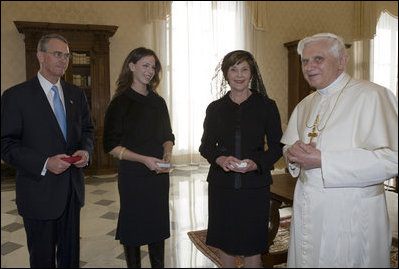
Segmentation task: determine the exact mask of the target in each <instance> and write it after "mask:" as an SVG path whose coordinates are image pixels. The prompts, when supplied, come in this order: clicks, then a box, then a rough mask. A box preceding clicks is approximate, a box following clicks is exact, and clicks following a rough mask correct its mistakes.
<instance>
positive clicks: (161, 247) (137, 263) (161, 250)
mask: <svg viewBox="0 0 399 269" xmlns="http://www.w3.org/2000/svg"><path fill="white" fill-rule="evenodd" d="M123 249H124V251H125V258H126V263H127V267H128V268H141V256H140V246H138V247H129V246H126V245H123ZM148 252H149V255H150V263H151V267H152V268H164V267H165V266H164V259H165V241H164V240H162V241H159V242H155V243H150V244H148Z"/></svg>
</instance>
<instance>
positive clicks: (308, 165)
mask: <svg viewBox="0 0 399 269" xmlns="http://www.w3.org/2000/svg"><path fill="white" fill-rule="evenodd" d="M287 158H288V160H289V161H290V162H292V163H297V164H299V165H300V166H301V167H302V168H303V169H313V168H320V167H321V152H320V150H318V149H317V148H316V143H311V144H305V143H303V142H302V141H299V140H298V141H296V142H295V143H294V144H293V145H292V146H291V147H289V148H288V149H287Z"/></svg>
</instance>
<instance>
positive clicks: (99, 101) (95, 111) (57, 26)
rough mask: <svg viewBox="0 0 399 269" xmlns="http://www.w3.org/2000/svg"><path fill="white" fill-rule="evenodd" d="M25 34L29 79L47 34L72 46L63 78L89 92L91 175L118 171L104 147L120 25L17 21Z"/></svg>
mask: <svg viewBox="0 0 399 269" xmlns="http://www.w3.org/2000/svg"><path fill="white" fill-rule="evenodd" d="M14 23H15V26H16V27H17V29H18V31H19V32H20V33H22V34H24V35H25V53H26V54H25V55H26V78H27V79H29V78H32V77H33V76H35V75H36V74H37V71H38V70H39V63H38V60H37V58H36V50H37V43H38V41H39V39H40V38H41V37H42V36H43V35H44V34H50V33H58V34H61V35H62V36H64V37H65V38H66V39H67V40H68V43H69V49H70V52H71V54H73V57H72V59H71V60H70V62H69V66H68V69H67V71H66V72H65V75H64V79H65V80H66V81H68V82H71V83H74V84H76V85H78V86H80V87H81V88H82V89H83V90H84V91H85V93H86V96H87V98H88V101H89V105H90V109H91V113H92V116H93V121H94V127H95V128H94V130H95V131H94V151H93V155H92V160H91V161H92V162H91V165H90V166H89V168H88V169H87V170H86V174H88V175H99V174H110V173H115V172H116V163H115V161H114V159H113V158H112V157H111V156H110V155H109V154H106V153H104V150H103V146H102V139H103V129H104V116H105V112H106V109H107V107H108V104H109V100H110V87H109V85H110V75H109V73H110V72H109V38H110V37H111V36H113V35H114V33H115V31H116V30H117V28H118V27H117V26H111V25H92V24H65V23H48V22H27V21H14Z"/></svg>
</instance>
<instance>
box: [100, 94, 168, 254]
mask: <svg viewBox="0 0 399 269" xmlns="http://www.w3.org/2000/svg"><path fill="white" fill-rule="evenodd" d="M166 141H172V142H173V143H174V135H173V133H172V129H171V124H170V119H169V114H168V109H167V106H166V103H165V101H164V99H163V98H162V97H160V96H159V95H157V94H156V93H154V92H153V91H150V92H149V94H148V95H147V96H144V95H141V94H139V93H137V92H136V91H134V90H132V89H131V88H129V89H127V90H126V91H125V92H124V93H123V94H121V95H119V96H117V97H115V98H114V99H113V100H112V101H111V103H110V105H109V107H108V109H107V112H106V115H105V120H104V137H103V146H104V150H105V152H109V151H111V150H112V149H113V148H115V147H116V146H118V145H121V146H124V147H126V148H127V149H129V150H131V151H133V152H135V153H138V154H142V155H146V156H152V157H156V158H159V159H162V157H163V146H162V145H163V143H164V142H166ZM118 190H119V196H120V211H119V218H118V226H117V231H116V239H119V240H120V242H121V244H124V245H126V246H130V247H136V246H140V245H145V244H149V243H152V242H157V241H160V240H164V239H166V238H168V237H169V236H170V224H169V174H166V173H163V174H156V173H155V172H153V171H151V170H149V169H148V168H147V167H146V166H145V165H144V164H142V163H139V162H131V161H126V160H122V161H120V162H119V167H118Z"/></svg>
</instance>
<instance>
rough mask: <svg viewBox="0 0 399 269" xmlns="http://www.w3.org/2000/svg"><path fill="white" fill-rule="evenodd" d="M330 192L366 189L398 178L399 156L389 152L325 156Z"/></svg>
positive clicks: (326, 183) (325, 177)
mask: <svg viewBox="0 0 399 269" xmlns="http://www.w3.org/2000/svg"><path fill="white" fill-rule="evenodd" d="M321 163H322V164H321V167H322V168H321V170H322V176H323V181H324V186H325V187H326V188H329V187H330V188H337V187H365V186H370V185H374V184H378V183H382V182H384V181H385V180H387V179H390V178H392V177H394V176H397V175H398V152H397V151H394V150H391V149H389V148H382V149H376V150H365V149H352V150H345V151H324V152H322V153H321Z"/></svg>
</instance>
